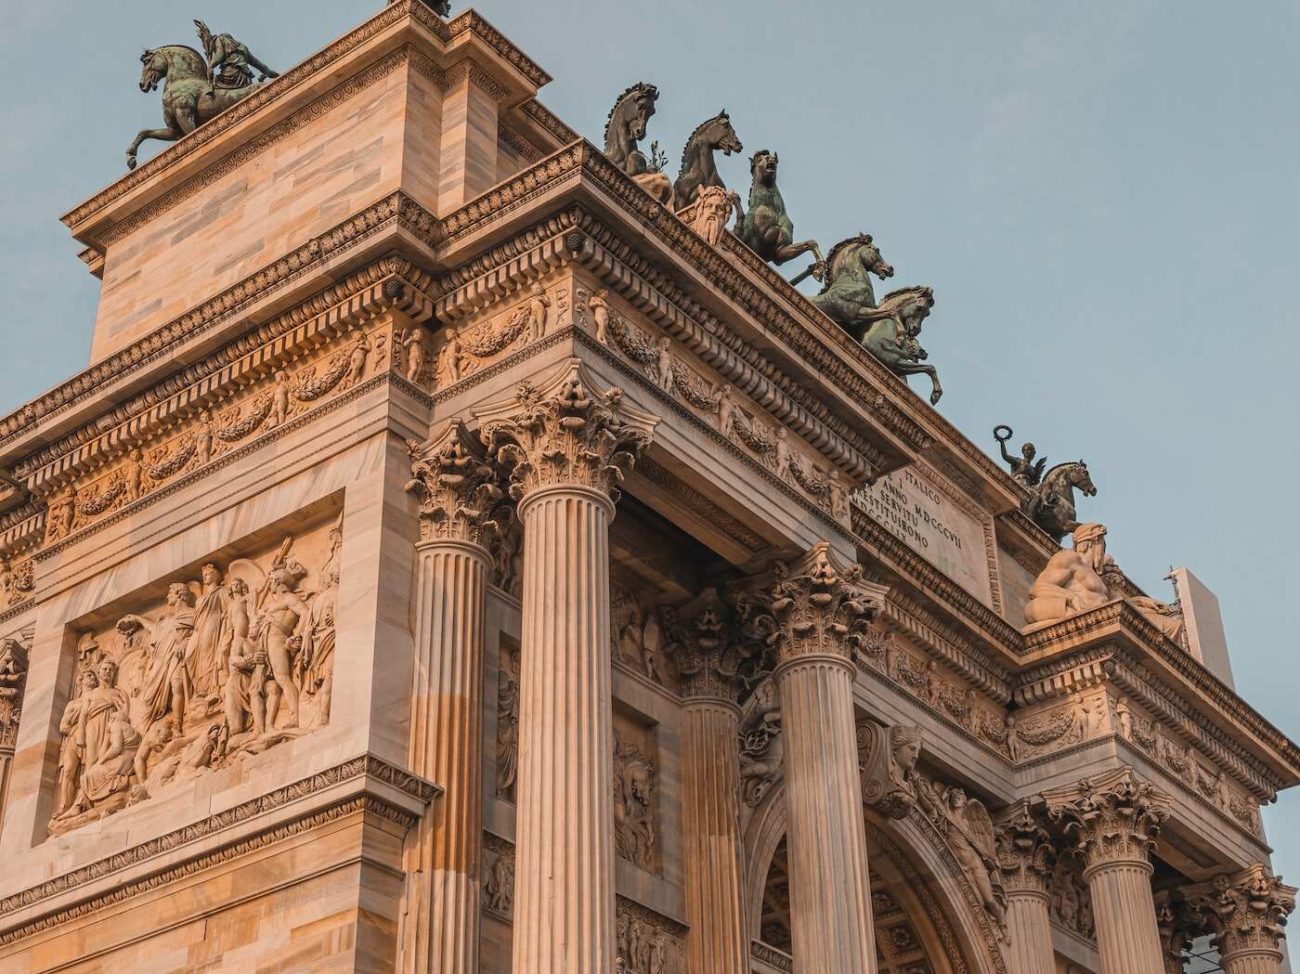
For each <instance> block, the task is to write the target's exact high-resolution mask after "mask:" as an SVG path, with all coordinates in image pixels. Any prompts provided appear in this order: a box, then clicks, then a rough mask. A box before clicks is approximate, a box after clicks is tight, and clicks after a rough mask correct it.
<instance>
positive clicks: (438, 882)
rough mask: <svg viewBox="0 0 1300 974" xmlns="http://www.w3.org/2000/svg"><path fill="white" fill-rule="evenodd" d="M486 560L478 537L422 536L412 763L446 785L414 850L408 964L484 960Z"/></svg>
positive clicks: (431, 968)
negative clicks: (435, 538) (481, 938)
mask: <svg viewBox="0 0 1300 974" xmlns="http://www.w3.org/2000/svg"><path fill="white" fill-rule="evenodd" d="M488 565H489V556H488V553H487V551H485V550H484V549H483V548H482V547H480V546H479V545H477V544H472V543H469V542H464V541H455V540H438V541H430V542H424V543H422V544H420V545H419V546H418V563H417V582H416V584H417V590H416V625H415V634H416V661H415V682H414V687H413V691H412V707H411V769H412V770H413V771H414V772H415V773H416V774H419V775H421V776H422V777H425V778H428V779H429V780H431V781H434V782H437V783H438V784H439V785H441V786H442V787H443V789H444V793H443V796H442V798H441V799H440V800H439V801H438V802H437V803H436V804H435V805H434V807H433V808H432V809H431V810H430V812H429V814H428V815H426V816H425V817H424V819H423V820H422V821H421V822H420V825H419V828H418V830H417V834H416V836H415V841H414V844H413V846H412V847H411V848H410V849H409V850H408V857H409V858H410V859H411V860H412V861H411V862H410V863H409V864H408V869H407V873H408V877H410V879H409V883H410V892H409V895H408V902H407V909H406V917H407V920H406V924H405V928H404V930H403V938H402V947H403V965H402V967H401V970H402V972H403V974H408V972H409V974H465V972H469V971H477V970H478V956H479V926H480V919H479V918H480V915H481V907H480V899H479V886H480V882H481V873H482V869H481V864H480V859H481V848H482V836H483V755H482V738H483V735H482V713H483V633H484V613H485V609H486V593H487V575H488Z"/></svg>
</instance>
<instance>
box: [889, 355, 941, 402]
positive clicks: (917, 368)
mask: <svg viewBox="0 0 1300 974" xmlns="http://www.w3.org/2000/svg"><path fill="white" fill-rule="evenodd" d="M882 361H884V360H883V359H882ZM885 364H886V365H888V366H889V367H890V368H891V369H892V370H893V371H894V373H895V374H896V375H903V376H907V375H921V374H925V375H928V376H929V377H930V386H931V389H930V405H932V406H935V405H938V403H939V400H940V399H941V398H942V397H943V386H941V385H940V384H939V370H938V369H936V368H935V367H934V366H933V365H920V364H919V363H915V362H886V363H885Z"/></svg>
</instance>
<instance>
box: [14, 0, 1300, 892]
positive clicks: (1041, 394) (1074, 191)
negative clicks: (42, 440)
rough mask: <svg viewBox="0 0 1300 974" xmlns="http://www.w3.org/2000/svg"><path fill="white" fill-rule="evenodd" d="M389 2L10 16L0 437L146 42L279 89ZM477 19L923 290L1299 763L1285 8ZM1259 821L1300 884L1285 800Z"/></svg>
mask: <svg viewBox="0 0 1300 974" xmlns="http://www.w3.org/2000/svg"><path fill="white" fill-rule="evenodd" d="M379 6H380V0H274V2H267V0H222V2H219V3H218V2H208V3H206V4H205V3H202V2H201V3H198V4H197V5H193V4H191V5H188V6H185V7H184V8H178V7H177V6H176V5H175V4H173V3H170V2H164V0H120V2H116V3H112V4H103V3H86V2H85V0H43V2H41V3H30V2H19V0H3V3H0V12H2V13H3V17H4V29H3V31H0V133H3V134H2V135H0V144H2V145H3V147H4V151H3V152H0V217H2V219H0V294H4V295H5V296H6V300H5V307H4V309H3V311H0V348H3V350H4V351H3V353H2V354H0V411H8V410H9V409H12V408H14V407H16V406H18V405H20V404H21V403H23V402H24V401H26V400H28V399H30V398H32V397H34V396H35V395H37V394H38V393H40V392H41V391H42V390H44V389H46V388H48V387H50V386H51V385H54V384H55V383H57V382H59V381H60V380H62V379H64V378H66V377H68V376H70V375H71V374H72V373H74V372H75V371H77V370H78V369H80V368H81V367H83V366H84V365H85V364H86V362H87V357H88V354H89V348H90V334H91V325H92V321H93V318H94V308H95V301H96V297H97V284H98V282H96V281H95V279H94V278H92V277H91V276H90V275H89V274H88V273H86V271H85V269H84V268H83V266H82V265H81V263H80V262H79V261H78V260H77V258H76V253H77V250H78V247H77V246H76V245H75V243H74V242H73V241H72V240H71V239H70V238H69V237H68V235H67V233H66V231H65V230H64V228H63V227H62V226H61V225H60V224H59V222H58V217H59V215H60V214H62V213H64V212H66V211H67V210H69V209H70V208H71V207H72V206H73V205H74V204H76V203H78V202H80V201H81V200H83V199H84V198H86V197H88V196H90V195H91V194H92V193H94V192H95V191H97V190H99V189H100V188H101V187H103V186H105V185H106V184H108V183H109V182H111V181H112V180H114V179H115V178H117V177H118V176H119V175H120V174H121V173H122V172H123V171H124V161H123V159H124V152H125V150H126V146H127V145H128V143H129V142H130V141H131V139H132V138H133V136H134V135H135V132H136V131H137V130H138V129H141V128H146V127H149V128H151V127H154V126H156V125H158V124H160V120H161V108H160V104H159V95H158V94H152V95H143V94H141V93H140V92H139V91H138V90H137V88H136V84H137V81H138V80H139V74H140V64H139V60H138V59H139V55H140V51H141V49H142V48H143V47H145V46H146V45H148V46H155V45H160V44H165V43H178V42H179V43H188V44H195V43H196V40H195V37H194V29H193V26H192V25H191V23H190V18H191V17H193V16H201V17H203V18H205V19H206V20H208V22H209V23H210V24H211V26H212V27H213V29H214V30H217V31H230V32H232V33H234V34H235V35H236V36H238V37H239V38H240V39H242V40H244V41H245V42H246V43H248V44H249V46H250V47H252V49H253V50H254V52H255V53H257V54H258V55H259V56H260V57H261V58H262V59H263V60H264V61H266V62H268V63H270V64H271V65H272V66H275V67H278V68H280V69H282V70H283V69H285V68H287V67H289V66H291V65H293V64H294V63H296V62H298V61H300V60H302V59H303V58H305V57H306V56H307V55H309V54H311V53H312V52H314V51H315V50H317V49H319V48H320V47H322V46H323V45H324V44H326V43H328V42H329V41H330V40H332V39H334V38H335V37H337V36H339V35H340V34H342V33H344V32H345V31H346V30H347V29H349V28H350V27H352V26H354V25H355V24H357V23H359V22H361V21H362V20H363V19H364V18H366V17H367V16H369V15H370V14H372V13H373V12H374V11H375V10H376V9H378V7H379ZM462 9H464V5H463V4H461V3H457V4H456V10H457V11H459V10H462ZM479 10H480V12H481V13H482V14H483V15H484V16H486V17H487V18H488V19H489V20H491V21H492V22H493V23H494V24H495V25H496V26H497V27H499V28H500V29H501V30H502V31H504V32H505V33H506V35H507V36H509V37H510V38H511V39H512V40H514V41H515V42H516V43H518V44H519V45H520V46H521V47H522V48H523V49H524V50H526V51H527V52H528V53H529V54H531V55H532V56H533V57H534V58H535V59H536V60H538V61H539V62H540V63H541V64H542V66H543V67H545V68H546V69H548V70H549V71H550V73H551V74H553V75H555V76H556V79H557V80H556V81H555V82H554V83H553V84H552V85H551V86H550V87H548V88H547V89H545V90H544V91H543V93H542V99H543V100H544V101H545V102H546V103H547V105H548V106H549V107H550V108H552V109H553V110H554V111H556V112H557V113H558V114H559V115H560V116H561V117H563V118H564V119H565V120H566V121H568V122H569V123H570V124H571V125H572V126H573V127H575V128H576V129H578V130H579V131H581V132H582V133H583V134H584V135H586V136H587V137H588V138H590V139H591V140H592V141H594V142H597V143H599V142H600V135H601V131H602V128H603V125H604V120H605V115H606V113H607V112H608V110H609V108H610V105H611V104H612V102H613V99H614V98H615V97H616V96H617V94H618V93H619V92H621V91H622V90H623V89H624V88H625V87H627V86H628V85H629V84H631V83H633V82H635V81H640V80H646V81H652V82H654V83H655V84H657V85H658V86H659V88H660V91H661V97H660V100H659V114H658V115H657V116H656V117H655V118H654V119H653V120H652V121H651V125H650V135H651V137H652V138H657V139H659V140H660V141H661V143H662V144H663V146H664V148H665V150H666V151H667V153H668V155H669V158H670V160H671V163H672V165H671V170H672V171H673V173H674V174H675V171H676V166H677V160H678V158H679V157H680V153H681V147H682V144H683V143H684V141H685V139H686V137H687V135H689V133H690V132H691V130H692V129H693V128H694V127H695V125H696V124H697V123H699V122H700V121H703V120H704V119H705V118H708V117H709V116H711V115H713V114H714V113H716V112H717V111H718V110H719V109H720V108H723V107H726V108H727V109H728V110H729V111H730V112H731V117H732V120H733V123H734V125H735V128H736V130H737V132H738V134H739V135H740V137H741V139H742V140H743V141H744V143H745V146H746V150H747V151H746V152H745V153H744V157H743V158H742V157H732V158H731V159H729V160H726V161H725V162H724V163H723V174H724V177H725V178H727V179H728V181H729V183H730V184H731V185H732V186H733V187H735V188H738V189H741V190H744V189H745V188H746V187H747V186H748V173H747V170H746V159H747V158H748V155H749V152H750V151H751V150H755V149H759V148H764V147H770V148H774V149H777V150H779V152H780V155H781V172H780V183H781V187H782V190H783V192H784V195H785V198H786V202H787V204H788V206H789V208H790V212H791V215H792V217H793V219H794V221H795V224H796V233H797V235H798V236H799V237H804V236H812V237H815V238H817V239H818V240H820V241H821V242H822V244H823V245H824V246H829V245H830V244H832V243H834V242H835V241H836V240H838V239H840V238H842V237H845V236H848V235H850V234H852V233H856V232H858V231H867V232H870V233H872V234H874V236H875V238H876V241H877V242H878V243H879V244H880V246H881V249H882V251H883V253H884V255H885V258H886V259H887V260H889V261H891V262H892V263H893V264H894V266H895V267H896V268H897V271H898V274H897V277H896V278H895V279H894V281H893V282H892V284H893V285H896V286H903V285H906V284H913V283H923V284H930V285H932V286H933V287H934V289H935V294H936V301H937V303H936V307H935V310H934V313H933V315H932V316H931V318H930V320H929V322H927V325H926V331H925V335H924V343H925V345H926V346H927V348H928V349H929V351H930V356H931V358H930V360H931V362H933V363H934V364H936V365H937V366H938V368H939V369H940V372H941V375H942V377H943V383H944V387H945V390H946V396H945V398H944V400H943V402H942V403H941V406H940V408H941V410H942V412H943V413H944V414H945V415H946V416H947V417H948V418H949V419H951V420H952V421H954V422H955V423H956V425H957V426H959V427H960V428H961V429H963V430H964V431H965V432H966V433H967V435H968V436H970V437H971V438H972V439H974V440H975V441H976V442H978V443H980V444H981V445H983V446H985V447H986V448H989V449H991V450H992V449H995V444H994V443H993V440H992V436H991V431H992V429H993V427H994V425H995V424H997V423H1009V424H1010V425H1012V426H1013V427H1015V430H1016V434H1017V439H1019V438H1021V437H1023V436H1027V437H1029V438H1032V439H1033V440H1034V441H1035V442H1036V443H1037V444H1038V445H1039V448H1040V451H1041V452H1042V453H1044V454H1046V455H1047V456H1049V457H1050V458H1051V459H1052V460H1054V461H1055V460H1059V459H1065V458H1067V457H1069V458H1072V457H1078V456H1082V457H1084V458H1086V459H1087V461H1088V464H1089V467H1090V469H1091V471H1092V474H1093V479H1094V481H1095V482H1096V483H1097V485H1098V487H1099V488H1100V494H1099V496H1098V497H1096V498H1095V499H1092V500H1084V501H1082V502H1081V503H1080V514H1081V516H1082V518H1083V519H1084V520H1097V521H1102V522H1104V523H1105V524H1107V525H1108V526H1109V528H1110V536H1109V539H1108V540H1109V542H1110V548H1111V551H1112V553H1113V554H1114V555H1115V557H1116V559H1117V560H1118V561H1119V563H1120V564H1121V565H1122V566H1123V567H1124V568H1125V569H1126V570H1127V571H1128V572H1129V574H1130V575H1131V576H1132V577H1134V578H1135V579H1136V580H1137V581H1138V582H1139V583H1140V584H1142V585H1143V586H1144V587H1146V588H1147V590H1148V591H1149V592H1151V593H1152V594H1154V595H1157V596H1159V597H1171V596H1170V595H1169V590H1168V589H1167V587H1166V586H1165V583H1164V582H1163V581H1162V579H1163V577H1164V575H1165V574H1166V572H1167V571H1168V569H1169V567H1170V566H1171V565H1187V566H1190V567H1191V568H1192V569H1193V571H1195V572H1196V573H1197V574H1198V575H1199V576H1200V577H1201V578H1202V579H1204V580H1205V582H1206V583H1207V584H1208V585H1209V586H1210V587H1211V588H1213V589H1214V590H1215V591H1216V592H1217V593H1218V595H1219V598H1220V600H1221V602H1222V605H1223V612H1224V619H1225V623H1226V626H1227V631H1228V637H1229V641H1230V645H1231V647H1232V653H1233V665H1234V667H1235V670H1236V674H1237V682H1238V686H1239V689H1240V690H1241V692H1242V694H1243V695H1244V696H1245V697H1246V698H1247V699H1248V700H1249V701H1250V702H1251V703H1252V704H1253V705H1254V706H1255V707H1256V708H1258V709H1259V710H1260V711H1261V712H1262V713H1263V714H1264V715H1265V716H1267V717H1268V718H1270V719H1271V720H1273V721H1274V722H1275V723H1276V724H1277V725H1278V726H1279V727H1280V728H1281V729H1282V730H1283V731H1284V732H1286V733H1287V734H1289V735H1290V736H1291V737H1293V738H1297V737H1300V708H1298V703H1300V653H1298V652H1297V640H1296V636H1295V633H1296V611H1297V607H1298V606H1300V565H1298V564H1297V562H1298V560H1300V559H1298V557H1297V554H1296V551H1297V546H1296V544H1295V543H1294V539H1293V537H1292V535H1293V531H1294V528H1293V527H1292V525H1291V523H1290V522H1291V518H1292V505H1293V504H1294V503H1295V498H1296V495H1297V488H1296V485H1297V482H1300V447H1298V446H1297V439H1296V436H1295V433H1294V429H1293V427H1294V424H1295V421H1296V418H1297V416H1298V415H1300V392H1298V391H1297V383H1296V380H1295V373H1296V369H1297V360H1300V336H1297V317H1298V315H1297V309H1298V308H1300V277H1298V276H1297V271H1296V250H1297V246H1296V230H1297V227H1296V225H1297V217H1298V216H1300V212H1298V211H1300V207H1297V191H1296V185H1295V183H1296V179H1297V175H1298V172H1300V168H1298V167H1297V159H1298V158H1300V57H1298V56H1297V52H1298V51H1300V4H1298V3H1297V2H1296V0H1254V2H1252V3H1251V4H1249V6H1248V7H1243V8H1241V9H1240V10H1239V11H1238V14H1240V15H1233V16H1225V8H1224V6H1223V4H1222V3H1211V2H1208V0H1164V2H1157V0H1093V2H1090V3H1056V2H1043V0H982V2H979V3H969V2H965V0H944V2H933V0H931V2H923V0H911V2H906V3H904V2H897V0H892V2H885V0H854V2H847V0H841V2H831V0H802V2H797V3H794V2H784V0H782V2H778V0H748V2H738V0H712V2H707V3H701V2H700V0H657V2H655V3H626V2H618V3H600V2H596V0H586V2H582V0H549V2H541V3H539V2H538V0H529V2H527V3H525V2H522V0H481V6H480V7H479ZM156 145H157V143H150V144H146V147H145V149H144V150H143V151H142V153H141V155H142V158H147V157H149V156H150V155H152V154H153V153H154V152H156V151H157V149H156ZM150 146H154V147H155V148H151V147H150ZM175 259H176V260H177V261H183V260H185V259H186V255H185V253H184V251H183V250H178V251H177V253H176V255H175ZM166 283H167V282H166V281H165V280H160V281H158V282H157V286H158V287H166ZM914 382H918V383H919V384H918V385H917V386H916V388H918V389H919V390H921V391H923V392H928V384H927V383H926V380H925V379H924V378H921V379H919V380H914ZM1265 821H1266V824H1267V827H1268V831H1269V835H1270V838H1271V840H1272V842H1273V843H1274V845H1275V846H1276V848H1277V855H1276V864H1277V866H1278V869H1279V871H1280V872H1282V873H1283V875H1284V876H1287V877H1289V878H1290V880H1291V881H1292V882H1293V883H1297V882H1300V794H1293V795H1291V796H1289V797H1287V798H1283V800H1282V802H1281V803H1280V804H1278V805H1277V806H1274V807H1273V808H1271V809H1268V810H1266V812H1265Z"/></svg>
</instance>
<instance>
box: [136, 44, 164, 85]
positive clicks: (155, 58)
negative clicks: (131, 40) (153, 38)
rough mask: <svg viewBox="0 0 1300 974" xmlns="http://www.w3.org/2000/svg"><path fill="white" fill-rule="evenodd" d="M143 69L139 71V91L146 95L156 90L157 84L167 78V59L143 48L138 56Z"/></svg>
mask: <svg viewBox="0 0 1300 974" xmlns="http://www.w3.org/2000/svg"><path fill="white" fill-rule="evenodd" d="M140 63H141V64H143V65H144V68H143V69H142V70H141V71H140V90H141V91H143V92H145V93H146V94H147V93H149V92H151V91H156V90H157V89H158V84H159V82H161V81H162V79H163V78H165V77H167V57H166V55H164V54H163V53H162V52H161V51H157V50H152V49H150V48H145V52H144V53H143V54H141V55H140Z"/></svg>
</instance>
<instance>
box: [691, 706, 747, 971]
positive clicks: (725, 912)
mask: <svg viewBox="0 0 1300 974" xmlns="http://www.w3.org/2000/svg"><path fill="white" fill-rule="evenodd" d="M739 738H740V710H739V708H738V707H737V706H736V705H735V704H734V703H732V702H731V701H730V700H723V699H717V698H711V697H701V698H693V699H691V698H688V699H687V700H686V701H685V706H684V708H683V710H682V831H683V836H682V839H683V849H682V856H683V860H684V863H685V869H686V916H687V919H688V921H689V922H690V928H691V929H690V934H689V936H688V937H687V940H686V974H748V972H749V970H750V962H749V950H748V944H747V943H746V939H745V926H744V917H743V913H742V907H741V904H742V893H741V870H740V863H741V837H740V745H739Z"/></svg>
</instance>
